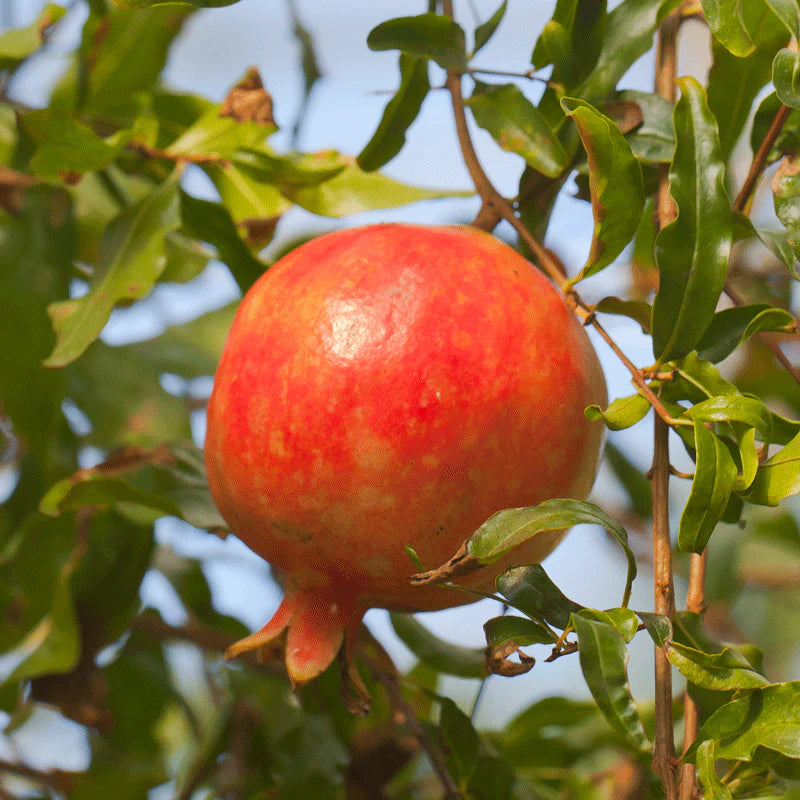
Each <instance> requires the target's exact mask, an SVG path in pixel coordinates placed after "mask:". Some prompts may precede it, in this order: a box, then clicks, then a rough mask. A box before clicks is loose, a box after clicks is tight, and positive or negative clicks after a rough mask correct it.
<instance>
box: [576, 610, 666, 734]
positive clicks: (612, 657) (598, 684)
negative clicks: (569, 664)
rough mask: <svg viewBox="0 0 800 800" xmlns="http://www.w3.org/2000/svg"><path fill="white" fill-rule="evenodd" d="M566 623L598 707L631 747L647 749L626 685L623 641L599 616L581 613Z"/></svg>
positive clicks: (637, 715) (599, 614) (625, 659)
mask: <svg viewBox="0 0 800 800" xmlns="http://www.w3.org/2000/svg"><path fill="white" fill-rule="evenodd" d="M570 622H571V625H572V626H573V627H574V628H575V633H576V634H577V636H578V657H579V658H580V664H581V670H582V671H583V676H584V678H585V679H586V683H587V685H588V686H589V690H590V691H591V693H592V697H594V699H595V702H596V703H597V705H598V707H599V708H600V710H601V711H602V712H603V715H604V716H605V718H606V719H607V720H608V721H609V722H610V723H611V725H612V726H613V728H614V729H615V730H617V731H618V732H619V733H621V734H622V736H624V737H625V739H626V740H627V741H628V742H629V743H630V744H631V745H633V746H634V747H636V748H637V749H639V750H646V749H649V747H650V742H649V741H648V739H647V735H646V734H645V732H644V726H643V725H642V721H641V719H640V717H639V712H638V710H637V709H636V704H635V703H634V701H633V697H632V696H631V690H630V685H629V683H628V671H627V664H628V659H629V655H628V648H627V647H626V646H625V639H624V637H623V636H622V634H621V633H620V632H619V630H618V629H617V627H616V625H614V624H613V622H612V620H611V619H610V618H609V619H605V620H604V619H603V612H598V611H581V612H578V613H576V614H573V615H572V618H571V621H570Z"/></svg>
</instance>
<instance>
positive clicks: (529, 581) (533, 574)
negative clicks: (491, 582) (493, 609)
mask: <svg viewBox="0 0 800 800" xmlns="http://www.w3.org/2000/svg"><path fill="white" fill-rule="evenodd" d="M497 591H498V592H500V594H502V595H503V597H505V598H506V599H507V600H508V602H509V603H510V604H511V605H512V606H514V608H516V609H518V610H520V611H522V612H523V613H524V614H527V615H528V616H529V617H531V618H532V619H538V620H544V621H545V622H548V623H550V624H551V625H554V626H555V627H557V628H561V630H563V629H564V628H566V627H567V625H569V620H570V615H571V614H574V613H577V612H578V611H580V610H581V609H582V608H583V606H581V605H579V604H578V603H575V602H573V601H572V600H570V599H569V598H568V597H565V596H564V595H563V594H562V593H561V590H560V589H559V588H558V587H557V586H556V585H555V584H554V583H553V582H552V581H551V580H550V577H549V576H548V574H547V573H546V572H545V571H544V567H542V565H541V564H531V565H529V566H527V567H512V568H511V569H507V570H506V571H505V572H503V573H501V574H500V575H498V576H497Z"/></svg>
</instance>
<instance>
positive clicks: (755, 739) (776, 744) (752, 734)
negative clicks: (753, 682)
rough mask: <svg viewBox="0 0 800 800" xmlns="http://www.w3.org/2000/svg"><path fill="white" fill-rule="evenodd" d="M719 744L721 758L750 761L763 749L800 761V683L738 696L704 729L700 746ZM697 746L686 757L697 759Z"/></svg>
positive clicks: (718, 712) (719, 711)
mask: <svg viewBox="0 0 800 800" xmlns="http://www.w3.org/2000/svg"><path fill="white" fill-rule="evenodd" d="M707 740H711V741H715V742H716V752H715V755H716V757H717V758H727V759H730V760H732V761H750V760H752V759H753V757H754V756H755V753H756V749H757V748H759V747H765V748H767V749H768V750H774V751H775V752H778V753H781V754H783V755H784V756H788V757H789V758H795V759H798V758H800V681H791V682H789V683H778V684H774V685H772V686H766V687H765V688H763V689H757V690H754V691H750V692H747V693H746V694H742V695H740V696H737V697H735V698H734V699H733V700H731V701H730V702H729V703H726V704H725V705H724V706H722V708H720V709H718V710H717V711H715V712H714V713H713V714H712V715H711V716H710V717H709V718H708V719H707V720H706V721H705V722H704V723H703V725H702V726H701V727H700V730H699V731H698V734H697V739H696V742H697V745H698V746H699V744H700V743H702V742H704V741H707ZM698 746H695V747H693V748H692V749H691V750H690V751H689V753H687V756H686V758H687V759H689V760H692V759H694V758H695V756H696V750H697V749H698Z"/></svg>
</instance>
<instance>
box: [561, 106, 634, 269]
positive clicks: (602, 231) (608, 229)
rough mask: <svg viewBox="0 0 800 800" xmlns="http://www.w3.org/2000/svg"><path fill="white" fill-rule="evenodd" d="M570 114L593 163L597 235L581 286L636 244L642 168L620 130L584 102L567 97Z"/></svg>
mask: <svg viewBox="0 0 800 800" xmlns="http://www.w3.org/2000/svg"><path fill="white" fill-rule="evenodd" d="M561 107H562V108H563V109H564V113H565V114H566V115H567V116H568V117H571V118H572V119H573V121H574V122H575V124H576V125H577V126H578V132H579V133H580V136H581V141H582V142H583V146H584V149H585V150H586V154H587V156H588V158H589V188H590V190H591V193H592V215H593V216H594V232H593V234H592V246H591V250H590V251H589V257H588V259H587V260H586V264H584V266H583V268H582V269H581V271H580V272H579V273H578V274H577V275H576V276H575V277H574V278H572V279H571V281H570V282H571V283H575V282H577V281H579V280H582V279H583V278H586V277H588V276H589V275H594V274H595V273H597V272H599V271H600V270H601V269H603V268H604V267H607V266H608V265H609V264H610V263H611V262H612V261H613V260H614V259H615V258H616V257H617V256H618V255H619V254H620V253H621V252H622V251H623V249H624V248H625V246H626V245H627V244H628V242H630V241H631V239H633V236H634V234H635V233H636V231H637V229H638V227H639V221H640V220H641V218H642V211H643V210H644V185H643V184H642V169H641V167H640V166H639V162H638V161H637V160H636V159H635V158H634V156H633V153H632V152H631V148H630V145H629V144H628V142H627V141H625V138H624V137H623V135H622V134H621V133H620V130H619V128H618V127H617V126H616V125H615V124H614V122H612V120H610V119H609V118H608V117H606V116H605V115H604V114H601V113H600V112H599V111H598V110H597V109H596V108H594V107H593V106H591V105H590V104H589V103H587V102H586V101H584V100H578V99H575V98H570V97H565V98H563V99H562V100H561Z"/></svg>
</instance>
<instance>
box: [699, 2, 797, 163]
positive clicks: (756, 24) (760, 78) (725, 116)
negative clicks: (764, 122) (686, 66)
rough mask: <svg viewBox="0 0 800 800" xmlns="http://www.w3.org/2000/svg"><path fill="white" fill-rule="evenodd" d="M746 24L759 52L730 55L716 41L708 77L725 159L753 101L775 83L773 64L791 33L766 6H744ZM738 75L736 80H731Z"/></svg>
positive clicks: (746, 120)
mask: <svg viewBox="0 0 800 800" xmlns="http://www.w3.org/2000/svg"><path fill="white" fill-rule="evenodd" d="M742 12H743V14H744V17H745V23H746V25H747V28H748V30H749V31H750V32H751V33H752V37H753V40H754V42H755V44H756V48H755V50H754V51H753V52H752V53H751V54H750V55H749V56H746V57H745V58H738V57H737V56H734V55H732V54H731V53H729V52H728V51H727V50H726V49H725V47H724V46H723V45H721V44H720V43H719V42H717V41H716V40H715V41H713V42H712V54H713V63H712V66H711V71H710V72H709V76H708V85H707V91H708V105H709V108H710V109H711V111H712V113H713V114H714V116H715V117H716V119H717V125H718V126H719V138H720V147H721V150H722V157H723V159H728V158H729V157H730V154H731V153H732V152H733V148H734V146H735V144H736V142H737V141H738V139H739V137H740V135H741V133H742V131H743V130H744V128H745V126H746V125H747V122H748V120H749V118H750V114H751V109H752V105H753V102H754V101H755V99H756V97H757V96H758V94H759V92H760V91H761V90H762V88H763V87H764V86H765V85H766V84H767V83H769V81H770V80H772V61H773V58H774V57H775V54H776V53H777V52H778V50H779V49H780V48H781V47H784V46H785V45H786V44H787V42H788V40H789V34H788V33H787V31H786V29H785V27H784V26H783V25H782V24H781V23H780V21H779V20H778V19H777V18H776V17H775V15H774V14H773V13H772V12H771V11H770V9H769V8H767V7H766V6H765V5H764V4H763V3H750V2H748V3H745V4H743V6H742ZM731 75H736V78H737V79H736V80H735V81H732V80H731V79H730V76H731Z"/></svg>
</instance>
